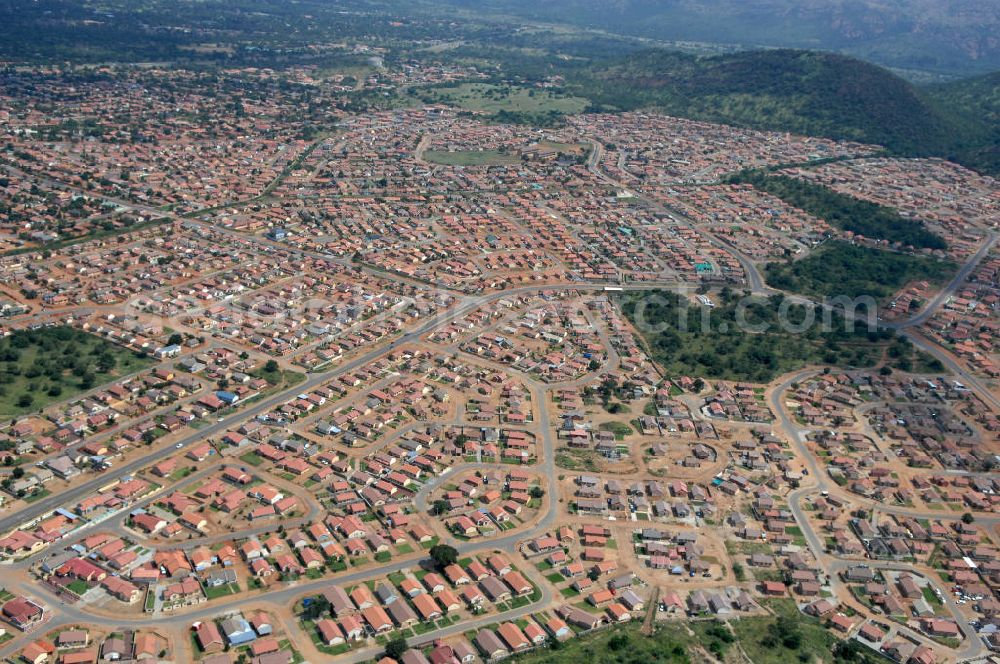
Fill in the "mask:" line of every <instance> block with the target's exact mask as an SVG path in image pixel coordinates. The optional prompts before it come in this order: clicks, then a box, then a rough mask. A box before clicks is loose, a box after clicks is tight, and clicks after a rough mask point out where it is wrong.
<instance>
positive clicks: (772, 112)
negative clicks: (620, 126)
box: [568, 50, 978, 156]
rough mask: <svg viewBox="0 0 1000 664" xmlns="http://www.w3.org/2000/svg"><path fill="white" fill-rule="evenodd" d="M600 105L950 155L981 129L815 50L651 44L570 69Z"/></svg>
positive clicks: (582, 91)
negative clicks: (726, 50)
mask: <svg viewBox="0 0 1000 664" xmlns="http://www.w3.org/2000/svg"><path fill="white" fill-rule="evenodd" d="M568 88H569V89H570V90H571V91H573V92H575V93H576V94H579V95H581V96H585V97H588V98H589V99H591V100H592V101H593V104H594V108H595V110H599V109H607V110H616V109H617V110H630V109H636V108H646V107H650V108H657V109H659V110H662V111H663V112H665V113H668V114H672V115H678V116H681V117H688V118H694V119H698V120H707V121H711V122H722V123H727V124H734V125H739V126H745V127H752V128H756V129H764V130H775V131H791V132H795V133H801V134H809V135H813V136H827V137H830V138H835V139H841V140H853V141H860V142H863V143H874V144H878V145H883V146H885V147H886V148H888V149H889V150H891V151H893V152H897V153H902V154H912V155H945V156H947V155H948V154H950V153H952V152H955V151H956V150H957V148H958V147H959V145H960V144H962V145H964V144H965V143H967V142H969V141H971V140H972V139H973V138H974V137H975V136H976V135H978V134H977V127H976V123H975V122H974V121H973V120H972V119H971V118H968V117H964V116H960V115H959V114H948V113H947V112H946V110H944V109H942V105H941V104H933V103H930V102H929V101H927V100H926V99H925V98H924V95H923V94H922V93H921V92H920V91H919V90H918V89H917V88H916V87H914V86H913V85H911V84H910V83H908V82H906V81H904V80H903V79H901V78H899V77H898V76H895V75H894V74H892V73H891V72H889V71H887V70H885V69H883V68H881V67H878V66H876V65H872V64H869V63H866V62H862V61H860V60H855V59H853V58H848V57H845V56H840V55H833V54H829V53H816V52H810V51H790V50H774V51H751V52H744V53H734V54H729V55H720V56H710V57H698V56H693V55H685V54H682V53H676V52H670V51H661V50H651V51H642V52H638V53H633V54H630V55H627V56H625V57H624V58H621V59H620V60H617V61H612V62H607V63H604V64H601V65H594V66H592V67H589V68H587V69H584V70H581V71H579V72H574V73H573V74H571V75H570V76H569V84H568Z"/></svg>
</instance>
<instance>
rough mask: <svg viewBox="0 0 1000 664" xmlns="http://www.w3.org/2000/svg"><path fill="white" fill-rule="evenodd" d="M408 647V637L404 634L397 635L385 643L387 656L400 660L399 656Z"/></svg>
mask: <svg viewBox="0 0 1000 664" xmlns="http://www.w3.org/2000/svg"><path fill="white" fill-rule="evenodd" d="M407 648H409V646H408V645H407V644H406V639H405V638H404V637H402V636H397V637H395V638H393V639H392V640H391V641H389V642H388V643H387V644H385V656H386V657H391V658H392V659H395V660H397V661H399V658H400V657H402V656H403V653H404V652H406V650H407Z"/></svg>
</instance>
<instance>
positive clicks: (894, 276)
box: [764, 240, 956, 300]
mask: <svg viewBox="0 0 1000 664" xmlns="http://www.w3.org/2000/svg"><path fill="white" fill-rule="evenodd" d="M955 270H956V266H955V264H954V263H950V262H947V261H941V260H937V259H934V258H928V257H926V256H911V255H909V254H901V253H897V252H894V251H887V250H884V249H875V248H873V247H866V246H860V245H853V244H850V243H848V242H844V241H841V240H831V241H829V242H827V243H826V244H825V245H823V246H822V247H820V248H819V249H817V250H816V251H814V252H813V253H811V254H810V255H808V256H806V257H805V258H803V259H801V260H797V261H790V260H789V261H785V262H775V263H768V264H767V265H766V266H765V267H764V277H765V279H766V280H767V283H768V285H770V286H772V287H774V288H777V289H780V290H785V291H791V292H794V293H802V294H805V295H811V296H814V297H838V296H841V295H845V296H847V297H849V298H855V297H861V296H864V295H867V296H870V297H873V298H875V299H876V300H882V299H885V298H887V297H889V296H891V295H892V294H894V293H895V292H896V291H898V290H899V289H900V288H901V287H902V286H904V285H905V284H906V283H907V282H909V281H912V280H914V279H926V280H928V281H932V282H933V281H942V280H944V279H947V278H948V277H950V276H951V275H952V274H953V273H954V272H955Z"/></svg>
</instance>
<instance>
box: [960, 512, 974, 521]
mask: <svg viewBox="0 0 1000 664" xmlns="http://www.w3.org/2000/svg"><path fill="white" fill-rule="evenodd" d="M975 520H976V517H974V516H972V513H971V512H966V513H965V514H963V515H962V523H972V522H973V521H975Z"/></svg>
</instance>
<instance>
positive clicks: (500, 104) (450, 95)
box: [415, 83, 587, 124]
mask: <svg viewBox="0 0 1000 664" xmlns="http://www.w3.org/2000/svg"><path fill="white" fill-rule="evenodd" d="M415 94H416V95H417V96H418V97H419V98H420V100H421V101H423V102H426V103H443V104H449V105H452V106H457V107H459V108H463V109H465V110H467V111H472V112H475V113H483V114H486V115H488V116H490V117H491V118H493V119H494V120H497V121H498V122H512V123H527V124H548V123H550V122H551V121H553V120H555V119H556V118H558V117H559V116H560V115H568V114H573V113H580V112H582V111H583V110H584V109H585V108H586V107H587V100H586V99H583V98H582V97H574V96H571V95H566V94H560V93H557V92H553V91H550V90H541V89H535V88H526V87H521V86H516V85H493V84H490V83H463V84H462V85H457V86H450V87H439V88H428V89H426V90H422V91H419V92H417V93H415Z"/></svg>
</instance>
